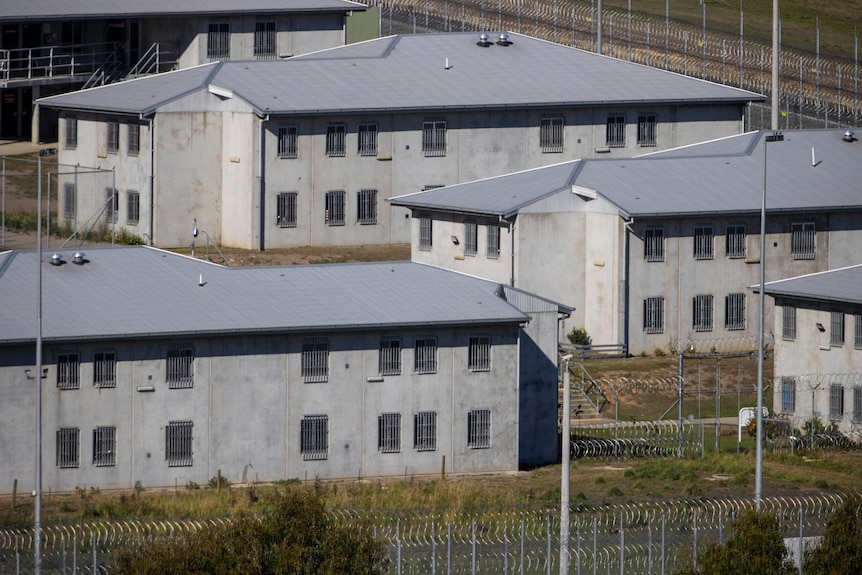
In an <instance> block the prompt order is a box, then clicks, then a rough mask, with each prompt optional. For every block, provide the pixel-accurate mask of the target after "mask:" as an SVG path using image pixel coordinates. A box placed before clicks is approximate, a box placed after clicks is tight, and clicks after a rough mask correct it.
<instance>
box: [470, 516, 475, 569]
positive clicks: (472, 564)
mask: <svg viewBox="0 0 862 575" xmlns="http://www.w3.org/2000/svg"><path fill="white" fill-rule="evenodd" d="M471 541H472V553H471V555H470V573H472V574H473V575H476V520H475V519H473V535H472V537H471Z"/></svg>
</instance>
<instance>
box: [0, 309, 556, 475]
mask: <svg viewBox="0 0 862 575" xmlns="http://www.w3.org/2000/svg"><path fill="white" fill-rule="evenodd" d="M546 327H551V326H550V325H549V326H546ZM542 329H544V328H542ZM540 331H541V330H540ZM475 332H482V333H488V334H490V336H491V346H492V347H491V358H492V359H491V370H490V371H488V372H471V371H469V370H468V369H467V353H468V352H467V343H468V339H469V337H470V335H471V334H473V333H475ZM518 333H519V330H518V327H517V326H516V325H512V326H504V327H481V326H475V327H471V328H459V327H447V328H443V329H428V330H423V331H421V333H420V332H413V331H409V332H406V331H397V330H394V331H391V332H385V333H383V332H366V333H356V334H332V335H331V337H330V360H329V366H330V371H329V378H328V381H327V382H326V383H304V381H303V378H302V376H301V349H302V343H303V337H302V336H300V335H292V336H267V337H259V336H235V337H225V338H202V339H196V340H191V339H189V340H182V341H183V342H184V343H191V344H193V346H194V355H195V360H194V386H193V387H192V388H190V389H170V388H169V386H168V385H167V383H166V380H165V354H166V345H167V344H169V343H171V342H168V341H164V340H125V341H121V342H105V343H99V344H91V343H77V342H70V343H69V344H67V345H57V346H54V345H48V346H46V347H45V349H44V355H43V365H44V366H45V367H46V368H47V376H46V378H45V380H44V382H43V387H42V390H43V391H42V405H43V434H44V440H43V481H44V489H45V490H49V489H50V490H54V491H67V490H72V489H74V488H75V486H83V485H88V486H94V487H101V488H130V487H132V486H134V484H135V482H136V481H140V482H141V484H142V485H144V486H145V487H148V486H173V485H174V484H175V483H176V484H177V485H180V486H183V485H185V484H186V483H187V482H189V481H194V482H197V483H199V484H204V483H206V482H207V481H208V480H209V479H210V478H211V477H214V476H215V475H216V473H217V471H218V470H221V472H222V474H223V476H225V477H227V478H228V479H229V480H231V481H234V482H236V481H239V480H240V479H241V477H242V472H243V469H244V468H245V466H246V465H247V464H249V463H251V464H252V465H253V469H252V468H250V469H249V478H250V479H254V478H257V479H258V480H260V481H271V480H276V479H284V478H291V477H299V478H302V479H305V478H306V476H307V477H308V478H310V479H313V478H315V477H318V476H319V477H323V478H344V477H358V476H381V475H396V476H403V475H404V474H405V473H409V474H411V475H413V474H437V473H439V472H440V469H441V463H442V458H443V456H445V458H446V470H447V472H475V471H511V470H515V469H517V468H518V462H519V456H518V450H519V447H518V442H519V426H518V415H519V413H518V410H519V407H518V402H519V395H520V390H519V388H518V385H519V376H518V372H519V359H518V350H519V342H518ZM424 334H428V335H435V336H437V338H438V355H437V357H438V369H437V372H436V373H435V374H414V373H413V341H414V337H415V336H417V335H424ZM383 335H395V336H400V337H401V338H402V352H401V360H402V373H401V375H397V376H386V377H383V378H382V379H379V378H376V376H377V375H378V345H379V340H380V337H381V336H383ZM545 335H546V336H547V335H548V334H545ZM545 339H546V340H547V337H545ZM105 347H107V348H111V349H115V350H116V353H117V386H116V387H115V388H102V389H100V388H97V387H94V386H93V383H92V382H93V354H94V352H95V351H96V349H98V348H105ZM33 349H34V348H33V346H23V347H14V348H6V349H4V350H3V353H0V358H2V359H0V390H2V397H0V399H2V401H0V419H1V420H2V421H3V422H4V425H3V426H2V427H0V455H2V456H3V461H4V462H5V463H4V465H3V466H0V492H10V491H11V489H12V484H13V481H14V480H15V479H18V489H19V490H26V491H29V490H30V489H31V488H32V483H33V471H32V470H33V466H34V460H33V443H32V441H33V437H34V428H33V418H32V414H33V413H34V410H35V393H34V392H33V391H34V385H33V382H32V381H29V380H27V378H26V373H25V369H30V370H31V371H32V370H33V365H32V364H33V362H34V361H35V356H34V353H35V352H34V351H33ZM60 350H75V351H78V352H79V353H80V354H81V355H80V357H81V367H80V388H79V389H62V390H61V389H58V387H57V385H56V381H57V353H58V351H60ZM552 376H554V377H553V378H552V379H550V380H548V381H544V382H543V385H544V387H545V388H546V389H551V388H552V387H555V386H554V382H555V379H556V378H555V372H554V373H552ZM369 377H371V378H373V379H374V380H372V381H368V378H369ZM536 385H538V383H537V382H531V383H530V387H531V390H529V393H530V394H533V397H532V399H531V400H530V401H532V402H536V401H537V399H536V397H535V395H536V394H537V392H536V390H534V389H532V388H534V387H535V386H536ZM545 395H547V394H545ZM553 397H554V398H555V397H556V394H555V393H554V395H553ZM472 409H489V410H491V446H490V448H488V449H471V448H468V447H467V444H466V442H467V412H468V411H469V410H472ZM418 411H436V412H437V448H436V450H434V451H428V452H424V451H423V452H420V451H417V450H415V449H414V448H413V414H414V413H416V412H418ZM388 412H395V413H400V414H401V426H402V427H401V450H400V452H398V453H380V452H378V448H377V434H378V429H377V425H378V416H379V415H380V414H381V413H388ZM555 413H556V411H555V410H554V411H553V413H549V417H551V418H553V417H555V415H554V414H555ZM311 414H326V415H328V416H329V456H328V458H327V459H326V460H323V461H303V458H302V455H301V454H300V452H299V445H300V440H299V433H300V420H301V418H302V417H303V416H304V415H311ZM534 415H535V413H534V412H531V416H534ZM175 420H190V421H192V422H193V423H194V463H193V465H191V466H188V467H170V466H168V464H167V462H166V460H165V427H166V426H167V424H168V422H170V421H175ZM554 421H555V420H554ZM96 426H115V427H116V428H117V432H116V440H117V444H116V464H115V465H113V466H108V467H96V466H94V465H93V464H92V461H93V453H92V433H93V429H94V428H95V427H96ZM60 427H77V428H79V429H80V439H79V449H80V463H79V466H78V467H77V468H59V467H58V466H57V465H56V437H55V436H56V431H57V430H58V429H59V428H60ZM540 431H541V429H540ZM534 432H536V431H535V429H533V428H530V429H529V430H528V431H527V432H526V433H534ZM521 441H522V443H525V444H526V445H532V444H536V443H537V442H539V441H540V440H539V439H535V438H530V437H524V438H522V439H521ZM547 442H548V441H547V438H546V437H545V438H541V443H542V444H546V443H547ZM536 449H541V446H539V447H537V448H536Z"/></svg>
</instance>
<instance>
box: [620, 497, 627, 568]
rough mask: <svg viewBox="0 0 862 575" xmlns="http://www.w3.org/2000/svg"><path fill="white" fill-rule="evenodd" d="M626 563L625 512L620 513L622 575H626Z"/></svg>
mask: <svg viewBox="0 0 862 575" xmlns="http://www.w3.org/2000/svg"><path fill="white" fill-rule="evenodd" d="M625 562H626V534H625V530H623V512H622V511H620V575H625V570H624V569H623V565H625Z"/></svg>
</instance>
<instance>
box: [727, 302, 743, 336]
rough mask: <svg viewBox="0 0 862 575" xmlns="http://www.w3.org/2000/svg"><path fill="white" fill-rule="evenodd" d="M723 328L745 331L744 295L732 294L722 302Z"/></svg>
mask: <svg viewBox="0 0 862 575" xmlns="http://www.w3.org/2000/svg"><path fill="white" fill-rule="evenodd" d="M724 327H725V329H728V330H738V329H745V294H744V293H732V294H728V296H727V297H726V298H725V300H724Z"/></svg>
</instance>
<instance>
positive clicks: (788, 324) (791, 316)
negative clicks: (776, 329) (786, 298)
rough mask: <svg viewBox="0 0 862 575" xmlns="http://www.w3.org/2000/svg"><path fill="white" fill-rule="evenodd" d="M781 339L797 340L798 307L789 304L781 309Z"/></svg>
mask: <svg viewBox="0 0 862 575" xmlns="http://www.w3.org/2000/svg"><path fill="white" fill-rule="evenodd" d="M781 339H784V340H787V341H793V340H795V339H796V306H794V305H791V304H787V303H786V304H784V305H783V306H782V307H781Z"/></svg>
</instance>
